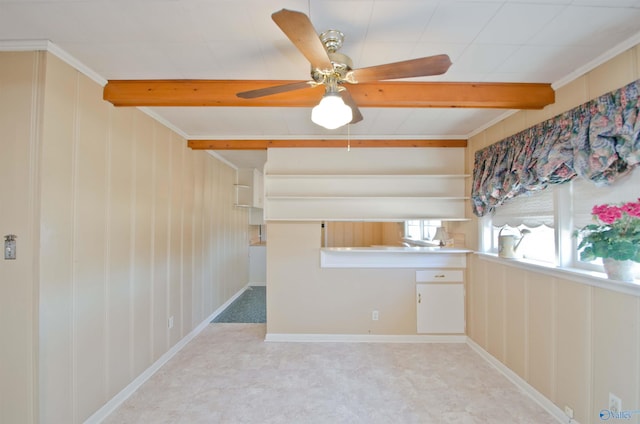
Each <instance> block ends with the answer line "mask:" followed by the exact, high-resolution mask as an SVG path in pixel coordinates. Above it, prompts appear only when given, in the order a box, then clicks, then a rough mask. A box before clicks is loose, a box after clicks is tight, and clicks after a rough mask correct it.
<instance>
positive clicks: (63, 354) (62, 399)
mask: <svg viewBox="0 0 640 424" xmlns="http://www.w3.org/2000/svg"><path fill="white" fill-rule="evenodd" d="M3 55H4V54H3ZM77 90H78V84H77V74H76V73H73V72H68V69H67V68H66V67H65V65H64V64H63V63H62V62H61V61H59V60H58V59H56V58H54V57H51V56H47V69H46V79H45V94H44V110H45V111H46V113H44V114H43V125H42V141H41V143H42V153H41V161H42V165H41V175H42V178H41V195H40V215H41V218H40V231H41V235H40V293H39V295H40V302H39V311H40V317H39V318H40V319H39V326H40V334H39V341H38V343H39V349H40V351H39V355H38V356H39V368H40V379H39V398H40V405H39V414H40V417H41V420H42V422H43V423H47V422H51V423H54V422H56V423H58V422H64V421H71V417H72V416H73V410H74V407H73V393H72V387H73V384H74V381H73V370H74V363H73V358H74V353H73V351H74V338H73V322H74V321H73V316H74V305H73V299H74V297H73V275H72V265H73V260H74V259H73V257H72V251H73V243H74V240H73V227H74V215H73V209H74V207H73V204H74V192H73V185H74V183H73V169H74V163H73V161H74V158H75V153H74V145H75V142H74V139H75V126H74V123H75V103H76V98H77V94H76V93H77ZM60 387H64V388H65V390H60Z"/></svg>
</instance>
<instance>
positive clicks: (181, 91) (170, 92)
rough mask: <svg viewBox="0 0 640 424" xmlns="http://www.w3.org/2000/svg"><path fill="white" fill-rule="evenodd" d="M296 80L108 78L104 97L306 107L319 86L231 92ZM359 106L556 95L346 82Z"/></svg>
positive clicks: (497, 104) (535, 105) (540, 87)
mask: <svg viewBox="0 0 640 424" xmlns="http://www.w3.org/2000/svg"><path fill="white" fill-rule="evenodd" d="M294 82H299V81H280V80H277V81H276V80H259V81H254V80H113V81H109V82H108V83H107V85H105V87H104V92H103V97H104V99H105V100H107V101H109V102H111V103H112V104H114V105H115V106H244V107H311V106H315V105H316V104H317V103H318V101H319V99H320V98H321V97H322V95H323V93H324V91H323V87H321V86H318V87H315V88H308V89H301V90H295V91H290V92H286V93H280V94H274V95H271V96H266V97H260V98H256V99H241V98H239V97H237V96H236V93H239V92H243V91H249V90H255V89H259V88H267V87H272V86H276V85H280V84H288V83H294ZM345 86H346V87H348V90H349V93H350V94H351V96H352V97H353V99H354V100H355V102H356V103H357V104H358V106H359V107H385V108H386V107H394V108H395V107H407V108H428V107H433V108H496V109H542V108H543V107H545V106H546V105H549V104H551V103H553V102H554V101H555V92H554V91H553V89H552V88H551V85H550V84H538V83H494V82H468V83H467V82H411V81H410V82H405V81H392V82H388V81H377V82H375V83H363V84H345Z"/></svg>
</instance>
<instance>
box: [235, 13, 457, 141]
mask: <svg viewBox="0 0 640 424" xmlns="http://www.w3.org/2000/svg"><path fill="white" fill-rule="evenodd" d="M271 18H272V19H273V21H274V22H275V23H276V25H278V27H280V29H281V30H282V32H284V33H285V35H286V36H287V37H288V38H289V39H290V40H291V42H292V43H293V44H294V45H295V46H296V47H297V48H298V50H300V52H301V53H302V54H303V55H304V57H306V58H307V60H308V61H309V62H310V64H311V80H310V81H300V82H294V83H289V84H282V85H277V86H272V87H266V88H260V89H256V90H249V91H243V92H240V93H237V94H236V95H237V96H238V97H240V98H242V99H255V98H258V97H264V96H269V95H272V94H279V93H285V92H288V91H294V90H300V89H303V88H309V87H317V86H320V85H323V86H324V87H325V94H324V96H323V98H322V100H321V101H320V103H319V104H318V105H317V106H315V107H314V108H313V110H312V113H311V120H312V121H313V122H315V123H316V124H318V125H321V126H323V127H325V128H327V129H335V128H339V127H341V126H343V125H346V124H349V123H351V124H355V123H356V122H360V121H361V120H362V119H363V118H362V114H361V113H360V110H359V109H358V105H357V104H356V102H355V101H354V99H353V98H352V97H351V95H350V94H349V92H348V91H347V89H346V87H345V86H344V84H345V83H346V84H358V83H369V82H375V81H380V80H391V79H399V78H411V77H422V76H431V75H440V74H443V73H445V72H446V71H447V70H448V69H449V67H450V66H451V60H450V59H449V56H447V55H446V54H441V55H436V56H429V57H423V58H419V59H411V60H405V61H401V62H394V63H387V64H384V65H377V66H371V67H368V68H360V69H353V62H352V60H351V58H349V57H348V56H347V55H344V54H342V53H338V50H339V49H340V48H341V47H342V43H343V40H344V34H342V33H341V32H340V31H337V30H328V31H325V32H323V33H322V34H320V35H318V33H317V32H316V30H315V28H314V27H313V24H312V23H311V20H310V19H309V17H308V16H307V15H305V14H304V13H302V12H297V11H293V10H287V9H282V10H280V11H278V12H275V13H273V14H272V15H271Z"/></svg>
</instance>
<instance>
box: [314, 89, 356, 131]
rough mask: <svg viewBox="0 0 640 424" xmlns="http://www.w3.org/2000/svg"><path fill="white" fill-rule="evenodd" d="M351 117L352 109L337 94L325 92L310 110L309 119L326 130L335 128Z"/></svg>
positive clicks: (348, 120)
mask: <svg viewBox="0 0 640 424" xmlns="http://www.w3.org/2000/svg"><path fill="white" fill-rule="evenodd" d="M352 119H353V111H352V110H351V108H350V107H349V106H347V105H346V104H344V101H343V100H342V97H340V95H338V94H326V95H325V96H324V97H323V98H322V100H320V103H318V105H317V106H315V107H314V108H313V109H312V110H311V120H312V121H313V122H314V123H315V124H318V125H320V126H321V127H324V128H326V129H328V130H335V129H336V128H340V127H341V126H343V125H346V124H348V123H349V122H351V121H352Z"/></svg>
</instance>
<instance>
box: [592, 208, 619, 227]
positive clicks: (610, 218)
mask: <svg viewBox="0 0 640 424" xmlns="http://www.w3.org/2000/svg"><path fill="white" fill-rule="evenodd" d="M591 213H593V214H594V215H596V216H597V217H598V219H599V220H600V221H602V222H604V223H605V224H613V223H614V222H615V221H616V220H618V219H620V218H622V209H621V208H619V207H618V206H609V205H600V206H594V207H593V209H592V211H591Z"/></svg>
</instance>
